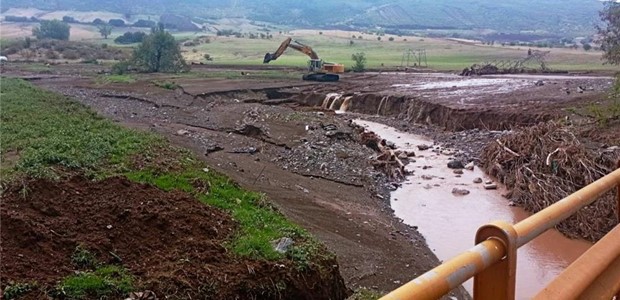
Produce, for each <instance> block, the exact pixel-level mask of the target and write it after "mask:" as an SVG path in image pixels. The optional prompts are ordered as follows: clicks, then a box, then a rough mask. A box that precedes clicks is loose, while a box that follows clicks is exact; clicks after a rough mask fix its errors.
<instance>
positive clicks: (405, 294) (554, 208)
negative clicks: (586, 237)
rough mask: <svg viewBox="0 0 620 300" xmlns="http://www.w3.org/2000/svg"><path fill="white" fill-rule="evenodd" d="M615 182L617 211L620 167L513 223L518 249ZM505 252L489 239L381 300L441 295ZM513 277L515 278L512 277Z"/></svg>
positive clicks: (498, 244) (493, 262) (619, 208)
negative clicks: (616, 187)
mask: <svg viewBox="0 0 620 300" xmlns="http://www.w3.org/2000/svg"><path fill="white" fill-rule="evenodd" d="M619 167H620V163H619ZM616 185H618V186H619V187H618V189H619V192H618V193H619V195H618V202H619V203H618V210H620V168H619V169H617V170H615V171H614V172H612V173H610V174H608V175H606V176H605V177H603V178H600V179H599V180H597V181H595V182H593V183H592V184H589V185H588V186H586V187H584V188H582V189H580V190H579V191H577V192H575V193H573V194H572V195H570V196H568V197H566V198H564V199H562V200H560V201H558V202H556V203H554V204H553V205H551V206H549V207H547V208H545V209H543V210H541V211H540V212H538V213H536V214H534V215H532V216H530V217H529V218H527V219H525V220H523V221H521V222H519V223H518V224H516V225H515V226H514V230H515V231H516V233H517V240H516V244H517V245H516V246H517V248H518V247H521V246H523V245H525V244H527V243H528V242H530V241H531V240H533V239H534V238H536V237H538V236H539V235H541V234H542V233H544V232H545V231H547V230H549V229H551V228H553V227H554V226H556V225H557V224H558V223H560V222H561V221H563V220H565V219H567V218H568V217H570V216H571V215H573V214H574V213H576V212H577V211H579V210H580V209H581V208H583V207H584V206H586V205H588V204H590V203H592V202H594V201H595V200H596V199H597V198H598V197H599V196H600V195H602V194H604V193H605V192H607V191H609V190H611V189H613V188H614V187H615V186H616ZM619 217H620V212H619ZM506 254H507V246H506V245H504V243H502V242H501V241H499V240H496V239H488V240H486V241H483V242H481V243H479V244H477V245H476V246H475V247H473V248H471V249H469V250H467V251H466V252H464V253H462V254H460V255H458V256H456V257H454V258H452V259H450V260H448V261H446V262H444V263H443V264H441V265H440V266H438V267H436V268H434V269H432V270H430V271H428V272H426V273H424V274H422V275H421V276H419V277H418V278H416V279H414V280H412V281H410V282H408V283H406V284H405V285H403V286H401V287H399V288H398V289H396V290H394V291H392V292H391V293H389V294H387V295H385V296H384V297H382V298H381V300H404V299H416V300H417V299H437V298H440V297H441V296H443V295H445V294H447V293H449V292H450V291H451V290H453V289H455V288H456V287H458V286H460V285H461V284H463V283H464V282H465V281H467V280H469V279H470V278H471V277H473V276H475V275H477V274H479V273H481V272H483V271H484V270H485V269H487V268H489V267H490V266H493V265H494V264H496V263H497V262H499V261H500V260H502V258H504V257H505V256H506ZM505 280H508V279H505ZM512 280H514V277H513V278H512ZM513 284H514V282H513ZM475 296H476V295H474V297H475Z"/></svg>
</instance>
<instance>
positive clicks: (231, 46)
mask: <svg viewBox="0 0 620 300" xmlns="http://www.w3.org/2000/svg"><path fill="white" fill-rule="evenodd" d="M345 34H346V35H345ZM353 35H355V36H356V39H353V38H352V36H353ZM360 35H362V36H363V39H359V38H357V37H358V36H360ZM287 36H288V35H280V34H275V35H274V37H273V39H271V40H261V39H246V38H234V37H230V38H227V37H214V38H213V39H212V41H211V42H210V43H207V44H201V45H199V46H197V47H191V48H187V49H186V50H187V52H186V54H185V55H186V57H187V58H188V59H189V60H195V61H200V60H201V59H202V56H203V55H204V54H205V53H208V54H209V55H211V56H212V57H213V58H214V62H215V63H222V64H257V65H258V64H262V60H263V57H264V55H265V53H267V52H274V51H275V50H276V49H277V48H278V46H279V44H280V43H281V42H282V41H283V40H284V39H285V38H286V37H287ZM292 37H293V39H294V40H297V41H300V42H302V43H305V44H307V45H310V46H311V47H312V48H313V49H314V50H315V51H316V52H317V53H318V54H319V56H320V57H321V58H322V59H323V60H325V61H328V62H337V63H343V64H345V66H350V65H352V63H353V61H352V60H351V54H353V53H357V52H364V53H365V54H366V57H367V60H368V63H367V66H368V67H370V68H380V67H382V66H383V67H399V66H401V64H402V61H403V53H404V52H405V51H407V50H408V49H425V50H426V56H427V62H428V66H429V68H432V69H437V70H461V69H463V68H465V67H467V66H470V65H472V64H474V63H481V62H483V61H487V60H496V59H497V60H503V59H520V58H524V57H526V56H527V50H528V49H527V48H519V47H501V46H486V45H480V44H471V43H463V42H457V41H452V40H446V39H436V38H420V37H405V36H403V37H398V36H389V35H386V36H382V37H381V41H378V40H377V36H375V35H368V34H361V33H359V32H345V33H343V32H341V31H325V32H323V34H319V32H318V31H312V30H304V31H293V32H292ZM390 37H392V38H393V39H394V41H389V38H390ZM351 41H353V44H351ZM193 49H196V51H197V52H195V53H194V52H193V51H194V50H193ZM542 50H548V51H551V53H550V54H549V56H548V66H549V67H550V68H552V69H562V70H570V71H577V70H579V71H582V70H613V68H612V67H611V66H609V65H603V63H602V60H601V59H600V57H601V53H600V52H585V51H583V50H572V49H542ZM307 60H308V57H307V56H305V55H304V54H302V53H299V52H296V51H294V50H287V52H286V53H285V54H284V55H282V56H281V57H280V58H279V59H278V60H277V61H273V62H271V64H273V65H286V66H302V67H303V66H305V65H306V63H307ZM411 64H413V62H412V63H411ZM532 67H536V66H532Z"/></svg>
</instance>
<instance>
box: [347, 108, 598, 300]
mask: <svg viewBox="0 0 620 300" xmlns="http://www.w3.org/2000/svg"><path fill="white" fill-rule="evenodd" d="M355 123H357V124H359V125H361V126H364V127H366V129H367V130H369V131H373V132H375V133H376V134H378V135H379V136H381V137H382V138H384V139H386V140H387V141H391V142H393V143H394V144H395V145H396V146H397V147H398V148H399V149H403V150H413V151H415V153H416V155H417V157H416V158H415V159H416V162H412V163H410V164H409V165H407V169H409V170H413V171H414V173H413V175H411V176H409V177H408V179H407V180H406V181H405V182H403V186H402V188H400V189H398V190H396V191H394V192H392V194H391V206H392V209H394V211H395V214H396V216H397V217H399V218H401V219H403V221H404V222H405V223H407V224H409V225H411V226H417V227H418V231H420V233H422V235H424V237H425V238H426V242H427V243H428V246H429V247H430V248H431V249H432V250H433V252H435V254H436V255H437V257H438V258H439V259H440V260H442V261H446V260H449V259H450V258H452V257H454V256H456V255H458V254H460V253H462V252H464V251H466V250H467V249H469V248H471V247H472V246H473V245H474V237H475V234H476V230H477V229H478V228H479V227H480V226H481V225H484V224H486V223H490V222H492V221H497V220H503V221H507V222H509V223H511V224H515V223H517V222H519V221H520V220H523V219H524V218H527V217H528V213H527V212H526V211H524V210H523V209H521V208H518V207H511V206H509V201H508V200H507V199H506V198H504V197H503V196H502V193H505V190H502V189H501V187H500V189H498V190H485V189H484V187H483V185H484V184H475V183H473V181H474V179H475V178H477V177H480V178H482V179H483V180H485V181H486V180H490V178H489V177H488V176H486V175H485V174H484V173H483V172H482V171H481V170H480V169H478V168H477V167H476V168H475V169H474V171H468V170H463V172H464V174H462V175H460V176H461V177H457V174H454V173H453V170H452V169H449V168H448V167H447V163H448V161H449V160H450V156H449V155H450V153H449V151H448V153H443V154H442V153H437V152H433V151H432V148H431V149H429V150H425V151H420V150H418V148H417V145H420V144H426V145H432V144H433V141H432V140H429V139H427V138H425V137H423V136H419V135H413V134H408V133H403V132H399V131H397V130H396V129H395V128H392V127H389V126H385V125H383V124H379V123H374V122H368V121H362V120H356V121H355ZM446 154H448V155H446ZM423 175H424V178H423ZM453 188H460V189H466V190H468V191H469V192H470V194H468V195H465V196H456V195H453V194H452V189H453ZM590 245H591V244H590V243H588V242H585V241H581V240H571V239H568V238H566V237H564V236H563V235H562V234H561V233H560V232H558V231H557V230H549V231H547V232H546V233H544V234H542V235H541V236H539V237H538V238H536V239H535V240H533V241H532V242H530V243H529V244H527V245H524V246H523V247H521V248H520V249H519V250H518V253H517V299H530V298H532V297H533V296H535V295H536V294H537V293H538V292H539V291H540V290H541V289H543V287H545V286H546V285H547V284H548V283H549V282H550V281H551V280H552V279H554V278H555V277H556V276H557V275H558V274H559V273H561V272H562V271H563V270H564V269H565V268H566V267H567V266H568V265H569V264H570V263H572V262H573V261H574V260H575V259H577V258H578V257H579V256H580V255H581V254H583V253H584V252H585V251H586V250H587V249H588V248H589V247H590ZM403 255H406V254H403ZM412 279H413V278H412ZM472 284H473V280H470V281H468V282H467V283H466V284H465V285H464V286H465V288H466V289H467V290H468V291H469V292H470V293H471V292H472Z"/></svg>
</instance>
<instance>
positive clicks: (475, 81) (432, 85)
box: [392, 77, 515, 90]
mask: <svg viewBox="0 0 620 300" xmlns="http://www.w3.org/2000/svg"><path fill="white" fill-rule="evenodd" d="M514 81H515V80H513V79H500V78H477V77H476V78H471V77H462V79H460V80H449V81H437V82H427V83H414V84H393V85H392V87H397V88H413V89H416V90H430V89H448V88H453V87H456V88H461V87H479V86H490V85H503V84H508V83H512V82H514Z"/></svg>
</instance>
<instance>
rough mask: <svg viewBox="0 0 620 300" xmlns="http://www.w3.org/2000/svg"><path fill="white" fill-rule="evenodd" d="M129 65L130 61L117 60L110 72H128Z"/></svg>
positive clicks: (122, 73)
mask: <svg viewBox="0 0 620 300" xmlns="http://www.w3.org/2000/svg"><path fill="white" fill-rule="evenodd" d="M130 67H131V63H130V62H128V61H125V60H123V61H119V62H117V63H115V64H114V65H113V66H112V71H111V73H112V74H113V75H124V74H127V73H129V68H130Z"/></svg>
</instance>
